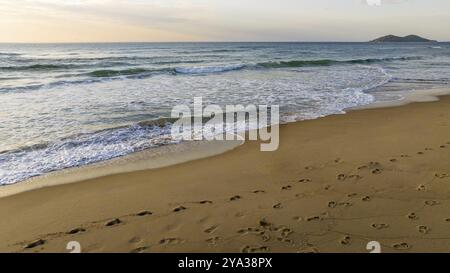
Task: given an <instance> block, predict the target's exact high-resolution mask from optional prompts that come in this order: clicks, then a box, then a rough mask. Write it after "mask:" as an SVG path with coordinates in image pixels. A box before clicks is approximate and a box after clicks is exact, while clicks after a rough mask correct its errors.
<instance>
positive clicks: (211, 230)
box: [204, 226, 218, 234]
mask: <svg viewBox="0 0 450 273" xmlns="http://www.w3.org/2000/svg"><path fill="white" fill-rule="evenodd" d="M217 228H218V226H212V227H209V228H207V229H205V230H204V232H205V233H208V234H211V233H213V232H214V231H216V230H217Z"/></svg>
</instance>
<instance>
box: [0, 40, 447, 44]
mask: <svg viewBox="0 0 450 273" xmlns="http://www.w3.org/2000/svg"><path fill="white" fill-rule="evenodd" d="M436 42H437V43H450V40H448V41H435V42H434V43H436ZM181 43H191V44H194V43H374V44H376V43H380V42H373V41H127V42H124V41H117V42H106V41H105V42H100V41H95V42H0V44H181ZM382 43H399V44H405V43H411V44H413V43H433V41H431V42H382Z"/></svg>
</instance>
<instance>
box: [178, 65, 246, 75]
mask: <svg viewBox="0 0 450 273" xmlns="http://www.w3.org/2000/svg"><path fill="white" fill-rule="evenodd" d="M246 67H248V66H247V65H244V64H240V65H226V66H207V67H179V68H175V72H176V73H178V74H211V73H220V72H229V71H235V70H242V69H244V68H246Z"/></svg>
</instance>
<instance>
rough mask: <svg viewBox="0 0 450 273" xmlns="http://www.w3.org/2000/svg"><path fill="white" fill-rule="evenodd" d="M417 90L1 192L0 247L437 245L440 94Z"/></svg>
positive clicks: (442, 201)
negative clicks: (275, 131) (164, 158)
mask: <svg viewBox="0 0 450 273" xmlns="http://www.w3.org/2000/svg"><path fill="white" fill-rule="evenodd" d="M434 91H436V93H434V94H435V95H436V96H442V95H444V93H447V90H445V92H444V90H434ZM419 93H420V92H419ZM415 99H417V97H416V98H415ZM420 99H421V100H425V101H434V102H425V103H409V104H407V105H403V106H397V107H387V108H385V107H383V108H375V109H373V108H372V109H358V111H355V110H356V109H350V111H348V113H347V114H345V115H332V116H327V117H324V118H320V119H316V120H308V121H302V122H296V123H290V124H286V125H283V126H281V142H280V143H281V146H280V150H279V151H277V152H274V153H261V152H259V149H258V147H259V143H258V142H248V143H245V144H243V145H240V146H238V147H237V148H234V147H228V148H227V149H224V150H223V152H222V153H220V155H213V154H203V155H202V156H201V157H199V158H198V159H197V160H194V161H188V162H185V163H183V164H177V165H172V166H168V167H166V166H164V164H162V165H160V167H162V168H157V169H153V170H132V171H131V172H126V173H119V174H111V175H108V176H103V175H102V176H100V177H98V178H89V176H87V177H86V178H89V179H81V180H83V181H81V182H77V183H70V182H73V181H68V180H66V183H70V184H64V185H58V186H52V187H45V188H40V189H34V190H31V191H27V192H23V193H20V194H15V195H12V196H8V197H3V198H0V217H2V219H4V221H3V222H2V224H0V234H2V235H1V238H0V241H1V242H2V243H1V244H0V251H14V252H21V251H24V248H23V247H24V245H26V244H29V243H30V242H33V241H35V240H43V241H44V243H43V244H42V245H40V246H37V247H34V248H31V249H27V250H26V251H38V252H52V251H59V252H61V251H64V249H65V243H66V242H67V241H69V240H78V241H80V242H81V243H82V245H83V249H84V250H85V251H86V252H101V251H106V252H129V251H135V252H180V251H194V252H203V251H212V252H239V251H244V252H245V251H249V252H266V251H272V252H311V251H319V252H335V251H338V252H365V251H366V250H365V243H366V241H368V240H378V241H380V242H381V244H382V246H383V248H384V249H385V251H386V252H398V251H400V252H406V251H412V252H420V251H445V252H448V251H450V250H449V249H448V247H447V245H448V243H449V242H450V239H448V238H449V237H450V236H449V234H448V223H449V222H450V220H449V219H450V215H448V213H447V211H448V209H447V208H448V205H449V204H450V203H449V202H450V201H449V200H448V197H447V196H448V195H447V194H448V193H449V192H448V191H449V190H448V187H447V186H448V182H449V181H450V180H449V179H448V177H449V176H448V175H446V174H447V173H450V169H448V163H449V162H450V154H449V153H448V150H449V149H450V148H449V147H450V146H449V147H447V146H448V145H449V144H447V143H450V127H449V123H448V120H449V116H450V113H449V112H448V109H449V108H448V106H450V97H448V96H443V97H441V99H440V100H438V101H435V100H436V99H435V98H434V97H432V96H431V97H428V98H425V97H423V96H422V97H420ZM390 106H392V105H390ZM233 148H234V149H233ZM141 159H142V158H141ZM137 161H138V162H143V161H140V160H137ZM144 161H145V160H144ZM182 162H184V161H182ZM182 162H179V163H182ZM119 165H120V163H119ZM147 167H148V166H147ZM126 168H128V167H126ZM126 168H125V169H122V170H121V171H126ZM80 170H81V172H80V173H83V172H84V169H80ZM68 175H69V176H71V175H72V177H73V174H68ZM63 176H64V175H63ZM44 180H45V179H44ZM50 180H51V179H50ZM52 185H55V184H52ZM16 193H17V192H16ZM431 209H432V210H433V213H429V212H430V210H431ZM146 211H147V212H148V213H143V212H146ZM150 212H151V214H150ZM139 214H142V215H139ZM116 218H117V219H120V223H118V224H117V225H113V226H112V227H110V226H108V227H105V223H109V221H111V220H113V219H116ZM447 220H448V221H447ZM74 228H81V229H80V230H84V231H79V232H76V233H73V234H66V232H67V231H71V230H73V229H74ZM111 237H113V238H118V240H114V242H112V241H111V240H109V238H111ZM437 239H439V241H437Z"/></svg>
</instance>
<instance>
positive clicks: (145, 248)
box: [130, 246, 149, 253]
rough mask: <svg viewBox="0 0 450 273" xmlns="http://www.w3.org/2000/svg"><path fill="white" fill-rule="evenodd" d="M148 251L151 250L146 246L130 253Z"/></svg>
mask: <svg viewBox="0 0 450 273" xmlns="http://www.w3.org/2000/svg"><path fill="white" fill-rule="evenodd" d="M147 249H149V248H148V247H146V246H144V247H138V248H136V249H133V250H131V251H130V253H144V252H145V251H146V250H147Z"/></svg>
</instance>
